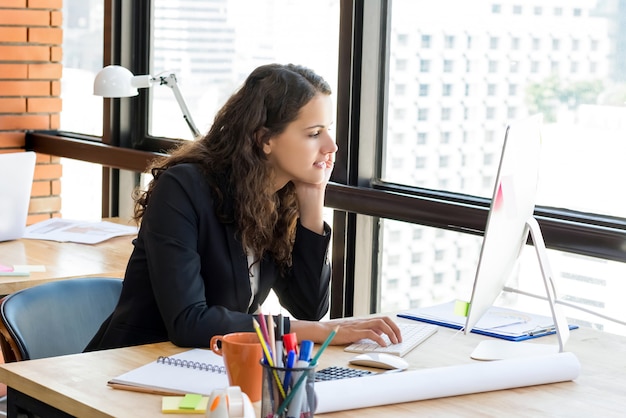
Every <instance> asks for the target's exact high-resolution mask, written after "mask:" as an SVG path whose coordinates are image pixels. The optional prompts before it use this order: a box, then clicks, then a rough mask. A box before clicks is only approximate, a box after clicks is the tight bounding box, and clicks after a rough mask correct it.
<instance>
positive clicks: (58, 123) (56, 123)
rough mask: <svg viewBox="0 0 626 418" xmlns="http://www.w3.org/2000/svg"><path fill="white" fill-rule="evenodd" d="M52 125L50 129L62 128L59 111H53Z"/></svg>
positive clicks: (51, 116)
mask: <svg viewBox="0 0 626 418" xmlns="http://www.w3.org/2000/svg"><path fill="white" fill-rule="evenodd" d="M49 126H50V127H49V128H48V129H60V128H61V115H60V114H59V113H53V114H51V115H50V125H49Z"/></svg>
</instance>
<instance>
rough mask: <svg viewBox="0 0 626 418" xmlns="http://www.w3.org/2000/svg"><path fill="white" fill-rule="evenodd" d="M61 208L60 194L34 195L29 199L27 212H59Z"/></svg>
mask: <svg viewBox="0 0 626 418" xmlns="http://www.w3.org/2000/svg"><path fill="white" fill-rule="evenodd" d="M60 210H61V196H47V197H34V198H32V199H30V205H28V213H31V214H37V213H48V212H59V211H60Z"/></svg>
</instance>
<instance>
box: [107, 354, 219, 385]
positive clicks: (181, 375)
mask: <svg viewBox="0 0 626 418" xmlns="http://www.w3.org/2000/svg"><path fill="white" fill-rule="evenodd" d="M108 385H109V386H111V387H113V388H115V389H125V390H134V391H139V392H150V393H157V394H160V395H172V396H174V395H185V394H188V393H196V394H200V395H205V396H209V395H211V392H213V390H214V389H222V388H225V387H227V386H228V376H226V369H225V368H224V360H223V359H222V357H220V356H218V355H217V354H215V353H214V352H212V351H211V350H207V349H200V348H195V349H192V350H188V351H184V352H182V353H178V354H175V355H173V356H169V357H160V358H158V359H157V360H155V361H153V362H152V363H148V364H146V365H144V366H141V367H138V368H136V369H134V370H131V371H129V372H126V373H124V374H122V375H119V376H117V377H115V378H113V379H111V380H110V381H109V382H108Z"/></svg>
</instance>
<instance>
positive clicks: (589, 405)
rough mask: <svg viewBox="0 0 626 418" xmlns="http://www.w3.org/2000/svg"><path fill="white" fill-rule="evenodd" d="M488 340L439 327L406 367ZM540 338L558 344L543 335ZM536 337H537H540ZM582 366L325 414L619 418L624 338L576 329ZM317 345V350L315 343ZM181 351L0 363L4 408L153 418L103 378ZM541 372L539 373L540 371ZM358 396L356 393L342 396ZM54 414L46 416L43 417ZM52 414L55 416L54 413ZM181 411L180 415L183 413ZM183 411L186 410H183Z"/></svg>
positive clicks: (153, 400)
mask: <svg viewBox="0 0 626 418" xmlns="http://www.w3.org/2000/svg"><path fill="white" fill-rule="evenodd" d="M484 338H487V337H481V336H479V335H469V336H465V335H461V334H458V335H455V332H454V331H452V330H449V329H444V328H440V329H439V332H438V333H437V334H435V335H434V336H433V337H431V338H430V339H429V340H427V341H426V342H425V343H423V344H422V345H420V346H419V347H417V348H416V349H415V350H413V351H412V352H410V353H409V354H407V356H406V357H405V358H406V359H407V360H408V361H409V362H410V363H411V369H417V368H425V367H439V366H445V365H453V364H461V363H469V362H471V361H473V360H471V359H470V358H469V354H470V353H471V351H472V350H473V348H474V347H475V346H476V344H477V343H478V342H479V341H480V340H481V339H484ZM541 340H542V341H541V342H542V343H555V342H556V341H555V339H554V338H553V337H542V338H541ZM537 341H539V340H537ZM567 348H568V350H569V351H572V352H574V353H575V354H576V355H577V356H578V358H579V360H580V362H581V364H582V371H581V375H580V376H579V377H578V378H577V379H576V380H575V381H572V382H564V383H556V384H550V385H542V386H533V387H526V388H518V389H511V390H503V391H495V392H487V393H479V394H472V395H465V396H454V397H448V398H439V399H431V400H425V401H419V402H410V403H403V404H395V405H389V406H381V407H375V408H368V409H358V410H351V411H343V412H335V413H329V414H324V415H323V416H324V417H329V418H334V417H366V418H367V417H381V416H393V417H415V416H417V415H421V416H429V417H438V416H448V417H449V416H464V417H467V416H480V417H501V416H524V417H527V416H533V417H537V416H551V417H552V416H577V417H578V416H602V417H613V416H623V414H624V411H626V338H624V337H621V336H616V335H612V334H605V333H602V332H598V331H593V330H589V329H578V330H576V331H573V332H572V334H571V337H570V341H569V342H568V344H567ZM316 349H317V347H316ZM182 350H186V349H184V348H179V347H175V346H173V345H172V344H170V343H161V344H151V345H146V346H139V347H129V348H123V349H116V350H107V351H101V352H94V353H85V354H76V355H70V356H64V357H57V358H49V359H41V360H31V361H24V362H20V363H11V364H5V365H1V366H0V381H2V382H5V383H7V384H8V386H9V388H10V392H9V407H10V406H11V404H12V402H14V401H15V400H20V399H19V398H18V397H19V396H20V395H21V394H26V395H28V396H30V397H32V398H35V399H37V400H39V401H40V402H41V403H44V404H47V405H51V406H53V407H54V408H58V409H60V410H62V411H65V412H66V413H69V414H71V415H75V416H80V417H111V416H113V417H125V416H133V417H158V416H163V417H167V416H176V415H169V414H168V415H162V414H161V412H160V400H161V397H160V396H158V395H151V394H144V393H136V392H129V391H124V390H116V389H111V388H109V387H107V386H106V382H107V381H108V380H109V379H110V378H112V377H114V376H117V375H119V374H121V373H123V372H126V371H128V370H131V369H133V368H135V367H138V366H141V365H143V364H146V363H148V362H151V361H154V360H155V359H156V358H157V357H158V356H159V355H171V354H175V353H177V352H180V351H182ZM351 356H353V354H351V353H346V352H344V351H343V349H342V347H332V346H331V347H329V349H328V350H327V351H326V352H325V353H324V355H323V356H322V358H321V360H320V364H319V367H320V368H323V367H326V366H329V365H347V360H348V359H349V358H350V357H351ZM538 373H541V371H540V370H538ZM346 396H358V393H350V394H346ZM40 415H42V416H51V415H50V414H45V413H44V414H40ZM55 416H57V415H55ZM181 416H182V415H181ZM185 416H188V415H185Z"/></svg>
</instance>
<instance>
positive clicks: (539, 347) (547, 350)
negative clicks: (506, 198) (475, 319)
mask: <svg viewBox="0 0 626 418" xmlns="http://www.w3.org/2000/svg"><path fill="white" fill-rule="evenodd" d="M526 228H527V230H528V231H529V232H530V236H531V238H532V241H533V244H534V246H535V252H536V254H537V260H538V262H539V267H540V269H541V275H542V276H543V282H544V285H545V290H546V297H541V298H542V299H546V300H547V301H548V304H549V305H550V310H551V312H552V319H553V320H554V325H555V331H556V335H557V338H558V346H557V345H554V344H541V343H536V344H535V343H529V342H516V341H505V340H485V341H482V342H481V343H480V344H478V346H477V347H476V348H475V349H474V351H473V352H472V354H471V357H472V358H473V359H476V360H503V359H507V358H516V357H528V356H534V355H542V354H554V353H561V352H563V351H565V343H566V342H567V340H568V338H569V326H568V324H567V320H566V319H565V315H564V314H563V313H562V311H561V309H560V306H558V305H557V298H556V286H555V284H554V280H553V278H552V271H551V269H550V263H549V262H548V252H547V250H546V244H545V242H544V240H543V235H542V234H541V228H540V227H539V223H538V222H537V220H536V219H535V218H534V217H532V216H531V217H530V218H529V219H528V220H527V221H526ZM504 290H506V291H509V292H515V293H521V294H526V293H524V292H521V291H519V290H518V289H514V288H509V287H506V288H505V289H504ZM526 295H527V294H526Z"/></svg>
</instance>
